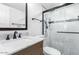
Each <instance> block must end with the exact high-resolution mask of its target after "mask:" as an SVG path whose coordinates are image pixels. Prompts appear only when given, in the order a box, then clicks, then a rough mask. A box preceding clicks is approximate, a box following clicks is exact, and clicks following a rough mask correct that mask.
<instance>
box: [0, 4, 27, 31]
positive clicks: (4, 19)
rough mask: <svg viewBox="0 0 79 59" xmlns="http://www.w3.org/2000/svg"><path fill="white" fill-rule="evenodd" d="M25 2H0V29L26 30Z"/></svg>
mask: <svg viewBox="0 0 79 59" xmlns="http://www.w3.org/2000/svg"><path fill="white" fill-rule="evenodd" d="M26 29H27V4H26V3H0V30H26Z"/></svg>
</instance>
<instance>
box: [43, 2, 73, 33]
mask: <svg viewBox="0 0 79 59" xmlns="http://www.w3.org/2000/svg"><path fill="white" fill-rule="evenodd" d="M71 4H74V3H64V4H63V5H60V6H56V7H53V8H50V9H47V10H45V11H43V12H42V35H44V34H45V33H44V32H45V31H44V30H45V28H44V23H45V21H44V13H46V12H50V11H54V10H56V9H58V8H61V7H65V6H68V5H71Z"/></svg>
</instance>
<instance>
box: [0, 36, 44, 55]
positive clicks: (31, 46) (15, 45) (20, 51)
mask: <svg viewBox="0 0 79 59" xmlns="http://www.w3.org/2000/svg"><path fill="white" fill-rule="evenodd" d="M43 39H44V38H41V37H40V36H25V37H22V38H18V39H15V40H14V39H10V40H2V41H0V54H1V55H42V53H43Z"/></svg>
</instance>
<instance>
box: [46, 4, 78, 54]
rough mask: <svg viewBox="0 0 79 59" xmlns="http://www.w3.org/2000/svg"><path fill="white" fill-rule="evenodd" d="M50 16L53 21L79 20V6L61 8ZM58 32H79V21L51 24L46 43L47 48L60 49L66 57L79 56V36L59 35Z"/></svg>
mask: <svg viewBox="0 0 79 59" xmlns="http://www.w3.org/2000/svg"><path fill="white" fill-rule="evenodd" d="M49 14H50V15H49ZM48 15H49V18H50V19H51V21H60V20H69V19H78V16H79V4H78V3H77V4H72V5H70V6H66V7H62V8H59V9H57V10H55V11H51V12H50V13H48ZM57 31H64V32H79V21H73V22H62V23H54V24H50V27H49V29H48V37H47V39H46V42H47V43H45V44H46V45H47V46H50V47H52V48H56V49H58V50H59V51H60V52H61V53H62V54H64V55H79V34H74V33H71V34H69V33H57Z"/></svg>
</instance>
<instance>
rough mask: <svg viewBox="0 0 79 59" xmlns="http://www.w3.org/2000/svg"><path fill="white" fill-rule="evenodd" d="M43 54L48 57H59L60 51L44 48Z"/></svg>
mask: <svg viewBox="0 0 79 59" xmlns="http://www.w3.org/2000/svg"><path fill="white" fill-rule="evenodd" d="M43 49H44V52H45V53H47V54H49V55H60V54H61V53H60V51H58V50H57V49H55V48H51V47H44V48H43Z"/></svg>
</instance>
